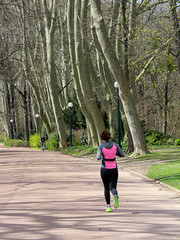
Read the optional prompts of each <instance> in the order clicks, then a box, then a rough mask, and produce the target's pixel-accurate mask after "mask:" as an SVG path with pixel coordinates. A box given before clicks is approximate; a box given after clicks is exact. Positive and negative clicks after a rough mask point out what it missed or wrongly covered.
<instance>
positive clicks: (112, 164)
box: [102, 144, 117, 169]
mask: <svg viewBox="0 0 180 240" xmlns="http://www.w3.org/2000/svg"><path fill="white" fill-rule="evenodd" d="M116 151H117V147H116V145H115V144H113V146H112V148H110V149H108V148H105V147H103V148H102V153H103V155H104V162H105V167H106V168H107V169H113V168H116V160H114V161H106V159H108V160H110V159H115V158H116Z"/></svg>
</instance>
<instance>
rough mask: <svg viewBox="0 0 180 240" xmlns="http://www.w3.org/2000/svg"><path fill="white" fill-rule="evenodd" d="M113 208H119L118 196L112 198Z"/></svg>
mask: <svg viewBox="0 0 180 240" xmlns="http://www.w3.org/2000/svg"><path fill="white" fill-rule="evenodd" d="M113 206H114V208H118V207H119V200H118V196H117V195H115V196H114V205H113Z"/></svg>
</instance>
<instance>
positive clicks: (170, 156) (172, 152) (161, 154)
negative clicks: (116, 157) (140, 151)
mask: <svg viewBox="0 0 180 240" xmlns="http://www.w3.org/2000/svg"><path fill="white" fill-rule="evenodd" d="M154 159H155V160H157V161H163V160H179V159H180V148H174V149H163V150H162V149H160V150H159V151H156V150H152V152H151V153H150V154H146V155H140V156H137V157H136V159H134V160H135V161H138V160H154Z"/></svg>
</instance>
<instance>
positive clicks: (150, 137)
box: [145, 130, 173, 145]
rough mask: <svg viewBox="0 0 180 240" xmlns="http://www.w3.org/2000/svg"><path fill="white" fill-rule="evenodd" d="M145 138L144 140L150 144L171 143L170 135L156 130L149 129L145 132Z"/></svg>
mask: <svg viewBox="0 0 180 240" xmlns="http://www.w3.org/2000/svg"><path fill="white" fill-rule="evenodd" d="M145 139H146V142H147V143H148V144H151V145H164V144H173V138H172V136H169V135H165V134H164V133H162V132H159V131H156V130H150V131H149V132H148V133H146V134H145Z"/></svg>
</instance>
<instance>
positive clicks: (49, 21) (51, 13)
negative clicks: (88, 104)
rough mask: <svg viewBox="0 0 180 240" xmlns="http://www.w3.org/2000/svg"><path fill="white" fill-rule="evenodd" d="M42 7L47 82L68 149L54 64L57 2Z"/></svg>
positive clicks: (58, 127) (44, 0) (61, 140)
mask: <svg viewBox="0 0 180 240" xmlns="http://www.w3.org/2000/svg"><path fill="white" fill-rule="evenodd" d="M42 7H43V12H44V21H45V25H44V26H45V39H46V54H47V82H48V88H49V92H50V97H51V101H52V107H53V112H54V117H55V122H56V126H57V130H58V134H59V138H60V147H61V148H66V147H67V138H66V126H65V123H64V119H63V115H62V109H61V107H60V102H59V97H58V89H57V77H56V69H55V62H54V34H55V19H56V1H55V0H50V1H49V5H48V4H47V1H46V0H42Z"/></svg>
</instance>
